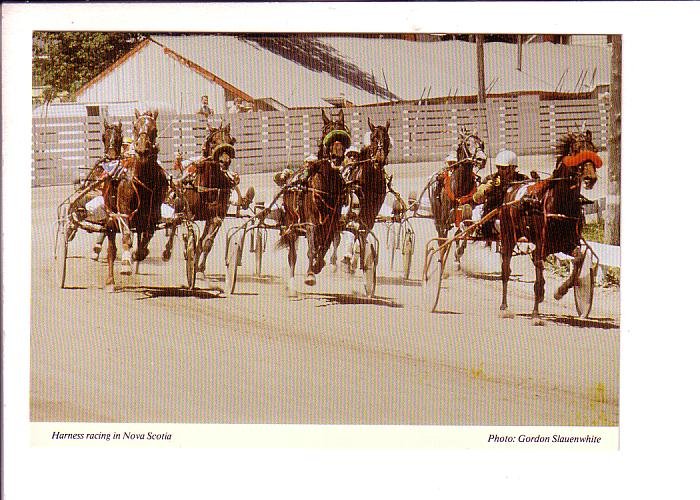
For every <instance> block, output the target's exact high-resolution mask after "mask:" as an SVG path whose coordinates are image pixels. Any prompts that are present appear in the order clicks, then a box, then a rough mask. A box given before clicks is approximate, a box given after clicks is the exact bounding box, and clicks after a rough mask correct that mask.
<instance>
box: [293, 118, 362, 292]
mask: <svg viewBox="0 0 700 500" xmlns="http://www.w3.org/2000/svg"><path fill="white" fill-rule="evenodd" d="M321 113H322V117H323V121H324V127H323V136H322V139H321V143H320V146H319V159H317V160H315V161H312V162H310V163H309V165H308V169H309V171H308V178H307V180H306V181H305V182H303V183H295V184H291V185H287V186H285V187H284V188H283V189H284V190H283V192H282V201H283V205H284V210H283V212H282V217H281V219H282V220H281V226H282V231H281V233H280V245H282V246H286V247H287V248H288V254H287V262H288V264H289V279H288V281H287V292H288V294H289V295H290V296H294V295H296V291H295V287H294V280H293V278H294V269H295V267H296V260H297V249H296V244H297V239H298V238H299V236H301V235H305V236H306V240H307V246H308V252H307V255H308V261H309V265H308V268H307V271H306V278H305V279H304V282H305V283H306V284H307V285H309V286H313V285H315V284H316V276H315V275H316V274H318V273H320V272H321V270H322V269H323V267H324V266H325V261H324V256H325V255H326V251H327V250H328V248H329V247H330V244H331V242H332V241H333V236H334V235H335V233H336V226H337V224H338V221H339V219H340V210H341V208H342V200H343V192H344V183H343V179H342V177H341V175H340V169H339V168H337V167H336V166H335V165H336V161H337V160H338V155H340V161H341V162H342V156H343V155H344V154H345V149H346V148H347V147H348V146H349V145H350V134H349V133H348V130H347V128H346V127H345V123H344V121H343V113H342V111H341V112H340V115H339V119H338V120H336V121H332V120H330V119H329V118H328V117H327V116H326V114H325V113H324V112H323V111H321Z"/></svg>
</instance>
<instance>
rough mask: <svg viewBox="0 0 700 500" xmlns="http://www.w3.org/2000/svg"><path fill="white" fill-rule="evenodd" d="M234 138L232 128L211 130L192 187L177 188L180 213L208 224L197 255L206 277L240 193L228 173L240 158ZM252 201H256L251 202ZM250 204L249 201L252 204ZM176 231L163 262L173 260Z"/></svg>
mask: <svg viewBox="0 0 700 500" xmlns="http://www.w3.org/2000/svg"><path fill="white" fill-rule="evenodd" d="M235 143H236V139H234V138H233V137H231V125H230V124H227V125H226V126H225V127H224V126H223V125H221V126H219V127H218V128H215V127H208V136H207V138H206V140H205V141H204V145H203V146H202V155H203V158H202V159H200V160H197V161H195V162H194V163H192V164H191V165H190V166H189V167H188V168H187V172H186V173H185V175H186V176H187V177H191V179H192V182H191V185H189V184H188V185H183V186H182V187H181V188H175V192H174V197H175V199H176V203H175V205H176V207H175V208H176V210H177V211H178V212H185V213H187V215H188V216H190V217H192V219H193V220H196V221H205V224H204V231H203V233H202V237H201V238H199V242H198V244H197V249H196V252H195V269H196V271H197V272H201V273H204V270H205V269H206V265H207V257H208V256H209V252H210V251H211V249H212V246H213V244H214V238H216V235H217V233H218V232H219V229H220V228H221V224H222V223H223V221H224V218H225V217H226V213H227V211H228V206H229V200H230V198H231V191H233V190H234V189H236V191H237V192H238V196H239V199H240V198H241V195H240V191H238V183H239V182H240V178H239V176H238V174H237V173H235V172H233V173H230V172H228V168H229V166H230V164H231V160H232V159H233V158H235V157H236V151H235V149H234V147H233V145H234V144H235ZM251 201H252V200H251ZM249 202H250V201H248V203H249ZM175 233H176V231H174V230H173V231H171V232H170V235H169V237H168V241H167V243H166V245H165V249H164V250H163V255H162V257H163V260H165V261H167V260H169V259H170V256H171V251H172V247H173V240H174V239H175Z"/></svg>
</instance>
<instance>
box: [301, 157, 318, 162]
mask: <svg viewBox="0 0 700 500" xmlns="http://www.w3.org/2000/svg"><path fill="white" fill-rule="evenodd" d="M316 160H318V156H316V155H309V156H307V157H306V158H304V162H305V163H311V162H314V161H316Z"/></svg>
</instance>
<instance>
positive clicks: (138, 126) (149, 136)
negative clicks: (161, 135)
mask: <svg viewBox="0 0 700 500" xmlns="http://www.w3.org/2000/svg"><path fill="white" fill-rule="evenodd" d="M148 120H150V121H151V122H153V128H152V129H151V130H150V131H141V130H142V128H143V127H145V123H144V122H145V121H148ZM157 136H158V127H157V125H156V120H155V118H153V117H152V116H151V115H148V114H143V115H141V116H139V117H138V118H137V119H136V121H135V122H134V144H136V141H137V140H138V139H140V138H141V137H145V138H146V141H147V142H146V151H145V153H144V154H149V153H150V154H152V153H153V151H154V149H155V148H154V146H155V142H156V137H157Z"/></svg>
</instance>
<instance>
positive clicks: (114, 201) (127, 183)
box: [102, 110, 168, 286]
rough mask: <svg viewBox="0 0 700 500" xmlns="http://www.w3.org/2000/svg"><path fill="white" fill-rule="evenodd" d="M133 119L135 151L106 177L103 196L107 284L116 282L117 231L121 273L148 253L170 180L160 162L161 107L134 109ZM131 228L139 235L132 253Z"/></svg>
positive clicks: (128, 271)
mask: <svg viewBox="0 0 700 500" xmlns="http://www.w3.org/2000/svg"><path fill="white" fill-rule="evenodd" d="M135 116H136V118H135V120H134V123H133V137H134V151H135V152H136V155H135V156H133V157H129V158H126V159H124V160H123V161H122V173H121V174H120V175H119V176H117V177H110V178H108V179H106V180H105V182H104V185H103V188H102V196H103V197H104V200H105V208H106V210H107V213H108V214H109V218H108V221H107V222H106V224H105V229H106V232H107V238H108V240H109V243H108V247H107V264H108V273H109V274H108V276H107V285H108V286H113V285H114V261H115V259H116V255H117V247H116V242H115V240H116V233H117V232H121V233H122V247H123V251H122V267H121V270H120V273H121V274H127V275H128V274H131V272H132V262H133V261H137V262H138V261H142V260H143V259H145V258H146V256H147V255H148V243H149V242H150V240H151V238H152V237H153V233H154V232H155V228H156V224H157V223H158V221H159V220H160V206H161V204H162V203H163V200H164V199H165V195H166V192H167V188H168V180H167V178H166V175H165V172H164V171H163V169H162V168H161V167H160V165H159V164H158V161H157V158H158V146H157V145H156V137H157V134H158V128H157V126H156V118H157V117H158V111H146V112H145V113H143V114H142V113H139V111H138V110H136V111H135ZM132 232H135V233H136V235H137V248H136V251H135V252H134V253H133V254H132V253H131V247H132V238H133V237H132Z"/></svg>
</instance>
